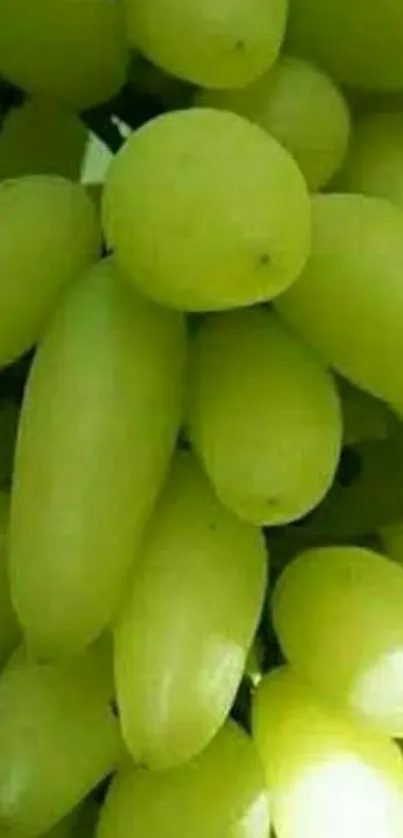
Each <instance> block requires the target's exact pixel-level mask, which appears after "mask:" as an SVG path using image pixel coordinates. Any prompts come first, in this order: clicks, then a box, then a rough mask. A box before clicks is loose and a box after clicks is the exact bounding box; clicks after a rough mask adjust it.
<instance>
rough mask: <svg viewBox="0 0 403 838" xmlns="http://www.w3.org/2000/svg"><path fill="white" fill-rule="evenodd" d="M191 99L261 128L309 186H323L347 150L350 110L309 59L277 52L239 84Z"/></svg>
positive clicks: (331, 84)
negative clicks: (267, 64) (261, 72)
mask: <svg viewBox="0 0 403 838" xmlns="http://www.w3.org/2000/svg"><path fill="white" fill-rule="evenodd" d="M197 102H198V103H199V104H201V105H205V106H208V107H211V108H225V109H226V110H230V111H234V112H235V113H238V114H240V115H241V116H245V117H246V118H247V119H250V120H251V121H252V122H256V123H257V124H258V125H260V126H261V127H262V128H265V129H266V131H268V132H269V134H271V135H272V137H274V139H276V140H277V141H278V142H279V143H281V145H283V146H284V148H286V149H287V151H289V152H290V154H292V155H293V157H294V158H295V160H296V162H297V163H298V165H299V167H300V169H301V172H302V174H303V175H304V177H305V179H306V181H307V183H308V186H309V188H310V189H312V190H316V189H319V188H320V187H322V186H324V185H325V184H326V183H327V181H328V180H330V178H331V177H332V175H334V174H335V172H336V171H337V170H338V169H339V167H340V165H341V163H342V161H343V158H344V156H345V153H346V151H347V146H348V140H349V135H350V116H349V111H348V106H347V103H346V101H345V99H344V97H343V94H342V93H341V92H340V91H339V90H338V88H337V87H336V85H335V84H334V82H333V81H332V80H331V79H330V78H329V76H327V75H326V74H325V73H324V72H323V71H322V70H319V69H318V67H316V66H315V65H314V64H311V63H310V62H308V61H304V60H303V59H300V58H294V57H293V56H290V55H282V56H281V57H280V58H279V60H278V61H277V63H276V64H275V65H274V67H271V68H270V70H269V71H268V72H267V73H265V75H263V76H262V77H260V78H259V79H258V80H257V81H256V82H255V83H254V84H252V85H248V87H246V88H243V89H242V90H206V91H203V92H202V93H201V95H200V94H199V96H198V98H197Z"/></svg>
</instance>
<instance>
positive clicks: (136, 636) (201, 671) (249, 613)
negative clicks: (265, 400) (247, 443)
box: [115, 453, 267, 770]
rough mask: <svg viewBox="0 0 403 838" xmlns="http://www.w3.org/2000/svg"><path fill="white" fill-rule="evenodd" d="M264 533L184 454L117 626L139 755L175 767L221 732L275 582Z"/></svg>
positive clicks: (124, 710) (125, 719)
mask: <svg viewBox="0 0 403 838" xmlns="http://www.w3.org/2000/svg"><path fill="white" fill-rule="evenodd" d="M266 563H267V558H266V550H265V546H264V540H263V536H262V535H261V533H260V532H259V531H258V530H257V529H255V528H254V527H251V526H249V525H248V524H243V523H242V522H241V521H239V520H237V519H236V518H235V517H233V516H232V515H231V514H230V513H229V512H227V511H226V510H225V509H224V508H223V507H222V506H221V504H220V503H219V501H218V500H217V499H216V497H215V496H214V494H213V492H212V490H211V488H210V486H209V483H208V481H207V478H206V477H205V476H204V474H203V473H202V472H201V470H200V468H199V466H198V465H197V463H196V461H195V460H194V458H193V456H192V455H190V454H188V453H182V454H178V455H177V458H176V460H175V462H174V465H173V467H172V471H171V474H170V476H169V479H168V481H167V484H166V486H165V489H164V491H163V493H162V496H161V498H160V500H159V502H158V504H157V507H156V509H155V511H154V515H153V517H152V518H151V520H150V523H149V526H148V530H147V533H146V536H145V540H144V542H143V546H142V550H141V555H140V556H139V559H138V562H137V565H136V569H135V573H134V576H133V584H132V590H131V591H130V593H129V595H128V598H127V602H126V603H125V606H124V608H123V612H122V614H121V616H120V619H119V620H118V623H117V626H116V629H115V678H116V685H117V697H118V704H119V708H120V714H121V722H122V728H123V734H124V737H125V739H126V743H127V745H128V748H129V750H130V751H131V753H132V756H133V758H134V760H135V761H136V762H137V763H138V764H139V765H146V766H147V767H149V768H151V769H156V770H160V769H167V768H171V767H173V766H174V765H178V764H180V763H181V762H185V761H186V760H188V759H190V758H191V757H192V756H194V755H195V754H197V753H199V752H200V751H201V750H202V749H203V748H204V747H205V746H207V744H208V743H209V741H210V740H211V739H212V738H213V737H214V736H215V734H216V733H217V732H218V730H219V729H220V727H221V725H222V724H223V722H224V720H225V718H226V716H227V715H228V713H229V711H230V709H231V705H232V702H233V700H234V698H235V694H236V691H237V688H238V686H239V684H240V681H241V679H242V674H243V670H244V668H245V663H246V658H247V654H248V651H249V647H250V645H251V643H252V639H253V634H254V631H255V629H256V627H257V623H258V620H259V615H260V611H261V608H262V604H263V599H264V595H265V587H266Z"/></svg>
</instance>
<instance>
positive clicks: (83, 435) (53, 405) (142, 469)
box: [10, 261, 185, 657]
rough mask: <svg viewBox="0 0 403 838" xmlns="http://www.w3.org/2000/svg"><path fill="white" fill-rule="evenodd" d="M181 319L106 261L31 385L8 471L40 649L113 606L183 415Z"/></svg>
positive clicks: (89, 633) (65, 309)
mask: <svg viewBox="0 0 403 838" xmlns="http://www.w3.org/2000/svg"><path fill="white" fill-rule="evenodd" d="M184 349H185V330H184V324H183V320H182V317H181V316H180V315H179V314H177V313H174V312H169V311H165V310H163V309H160V308H159V307H157V306H155V305H154V304H153V303H150V302H148V300H145V299H144V298H142V297H140V296H139V295H138V294H137V293H136V292H135V290H134V289H133V288H131V287H130V286H129V285H126V283H124V282H123V281H122V280H121V279H120V277H119V275H118V274H117V272H116V270H115V267H114V265H113V264H112V262H110V261H106V262H104V263H100V264H99V265H97V266H95V267H94V268H93V269H91V270H90V271H89V272H88V274H87V275H86V276H84V277H82V279H81V280H80V281H79V282H77V283H76V284H74V285H73V286H72V288H71V289H70V291H69V293H68V294H66V296H65V299H64V302H63V304H62V305H61V306H60V308H59V309H58V311H57V313H56V316H55V317H54V319H53V321H52V323H51V326H50V329H49V330H48V332H47V334H46V337H45V339H44V341H43V342H42V344H41V346H40V348H39V350H38V352H37V354H36V357H35V360H34V363H33V367H32V370H31V373H30V377H29V380H28V386H27V389H26V394H25V399H24V404H23V408H22V418H21V424H20V431H19V438H18V444H17V454H16V465H15V474H14V483H13V502H12V520H11V534H10V539H11V540H10V561H11V584H12V590H13V599H14V602H15V605H16V609H17V612H18V615H19V618H20V621H21V623H22V625H23V627H24V629H25V632H26V635H27V638H28V642H29V644H30V645H32V647H33V648H34V649H36V650H37V651H38V652H40V653H41V655H44V656H51V657H53V656H56V657H57V656H58V655H62V654H65V653H68V654H70V653H73V652H77V651H79V650H80V649H82V648H84V646H85V645H86V644H87V643H89V642H90V641H91V640H92V639H93V638H95V637H96V636H97V635H98V634H99V633H100V632H101V631H102V629H103V628H104V627H105V626H106V624H107V623H108V622H109V620H110V619H111V617H112V614H113V612H114V610H115V608H116V606H117V603H118V600H119V598H120V596H121V594H122V586H123V585H124V583H125V579H126V574H127V572H128V570H129V568H130V566H131V564H132V561H133V559H134V557H135V552H136V549H137V548H138V546H139V541H140V539H141V537H142V532H143V527H144V524H145V522H146V520H147V518H148V516H149V514H150V512H151V510H152V507H153V505H154V501H155V498H156V496H157V494H158V492H159V490H160V487H161V485H162V483H163V481H164V479H165V475H166V472H167V470H168V466H169V460H170V456H171V453H172V449H173V447H174V443H175V438H176V434H177V431H178V428H179V424H180V421H181V415H182V389H183V372H184V355H185V352H184Z"/></svg>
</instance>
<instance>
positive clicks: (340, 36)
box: [288, 0, 403, 91]
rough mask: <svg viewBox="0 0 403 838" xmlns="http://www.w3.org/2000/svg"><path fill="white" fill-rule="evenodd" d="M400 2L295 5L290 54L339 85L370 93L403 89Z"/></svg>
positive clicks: (319, 0)
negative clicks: (305, 60) (313, 63)
mask: <svg viewBox="0 0 403 838" xmlns="http://www.w3.org/2000/svg"><path fill="white" fill-rule="evenodd" d="M402 31H403V4H402V2H401V0H387V2H385V0H371V11H369V6H368V3H367V0H325V2H324V0H291V2H290V14H289V20H288V49H290V50H291V52H293V53H296V54H298V55H302V56H305V57H308V58H312V59H313V60H314V61H316V62H317V63H318V64H319V66H320V67H323V68H324V69H325V70H327V71H328V72H329V73H330V75H331V76H334V78H336V79H338V80H339V81H342V82H345V83H347V84H350V85H355V86H357V87H364V88H369V89H370V90H372V89H373V90H377V89H378V90H396V91H401V90H402V88H403V50H402V38H401V35H402Z"/></svg>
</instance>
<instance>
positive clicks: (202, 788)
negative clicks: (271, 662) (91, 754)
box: [97, 722, 269, 838]
mask: <svg viewBox="0 0 403 838" xmlns="http://www.w3.org/2000/svg"><path fill="white" fill-rule="evenodd" d="M134 834H138V835H147V838H177V836H179V835H192V836H193V838H212V836H220V838H267V836H268V834H269V812H268V800H267V792H266V789H265V781H264V775H263V771H262V769H261V766H260V764H259V760H258V757H257V754H256V751H255V749H254V747H253V745H252V742H251V741H250V739H249V738H248V736H247V735H246V734H245V733H244V732H243V731H242V730H241V728H239V727H238V726H237V725H236V724H234V722H227V724H226V725H225V727H224V728H223V729H222V730H221V732H220V733H219V734H218V735H217V736H216V738H215V739H214V741H213V742H212V743H211V744H210V745H209V747H208V748H206V750H204V751H203V753H201V754H200V755H199V756H197V757H195V758H194V759H193V760H192V761H191V762H190V763H187V764H186V765H183V766H180V767H178V768H174V769H171V770H170V771H165V772H163V773H160V774H159V773H154V774H153V773H150V772H148V771H146V770H141V769H136V768H135V767H134V766H133V767H126V768H125V770H122V771H121V773H120V774H119V773H118V775H117V777H116V778H115V780H114V781H113V783H112V786H111V789H110V791H109V793H108V797H107V799H106V804H105V806H104V809H103V811H102V814H101V819H100V824H99V829H98V833H97V836H98V838H131V836H132V835H134Z"/></svg>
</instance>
